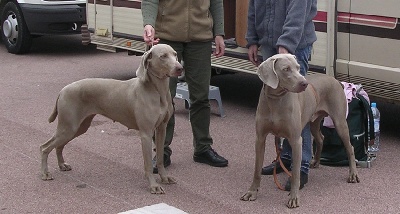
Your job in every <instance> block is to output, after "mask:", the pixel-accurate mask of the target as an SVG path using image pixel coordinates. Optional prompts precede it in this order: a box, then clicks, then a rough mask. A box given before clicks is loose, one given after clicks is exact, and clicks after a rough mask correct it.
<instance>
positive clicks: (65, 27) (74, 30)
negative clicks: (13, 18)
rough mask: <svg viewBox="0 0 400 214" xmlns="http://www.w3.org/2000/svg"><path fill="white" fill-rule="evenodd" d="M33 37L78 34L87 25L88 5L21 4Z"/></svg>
mask: <svg viewBox="0 0 400 214" xmlns="http://www.w3.org/2000/svg"><path fill="white" fill-rule="evenodd" d="M20 7H21V10H22V13H23V15H24V18H25V22H26V25H27V27H28V29H29V31H30V33H31V34H32V35H49V34H78V33H80V32H81V26H82V24H84V23H86V5H85V4H73V5H37V4H20Z"/></svg>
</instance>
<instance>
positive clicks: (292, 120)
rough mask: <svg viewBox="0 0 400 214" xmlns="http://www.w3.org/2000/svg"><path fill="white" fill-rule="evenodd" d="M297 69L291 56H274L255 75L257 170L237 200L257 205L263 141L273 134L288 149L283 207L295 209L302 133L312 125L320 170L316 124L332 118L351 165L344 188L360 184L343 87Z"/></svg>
mask: <svg viewBox="0 0 400 214" xmlns="http://www.w3.org/2000/svg"><path fill="white" fill-rule="evenodd" d="M299 68H300V66H299V64H298V63H297V61H296V58H295V56H293V55H291V54H277V55H274V56H272V57H270V58H268V59H267V60H266V61H265V62H263V63H262V64H261V65H260V66H259V68H258V71H257V72H258V75H259V77H260V79H261V80H262V81H263V82H264V86H263V88H262V90H261V93H260V98H259V102H258V107H257V113H256V135H257V139H256V145H255V149H256V160H255V170H254V177H253V183H252V185H251V187H250V189H249V190H248V192H247V193H246V194H244V195H243V196H242V197H241V200H244V201H249V200H250V201H253V200H256V199H257V191H258V188H259V187H260V181H261V169H262V164H263V162H264V153H265V140H266V137H267V135H268V134H269V133H272V134H274V135H275V136H277V137H284V138H287V139H288V141H289V144H290V146H291V147H292V163H293V164H292V165H293V168H292V178H291V179H292V180H291V189H290V198H289V201H288V203H287V206H288V207H289V208H295V207H298V206H299V200H298V199H299V196H298V192H299V187H300V164H301V155H302V154H301V151H302V149H301V147H302V138H301V131H302V129H303V128H304V126H305V125H306V124H307V123H308V122H311V124H310V128H311V133H312V135H313V136H314V139H315V141H316V142H317V150H316V154H315V156H314V160H313V161H312V163H311V167H318V165H319V159H320V157H321V150H322V143H323V136H322V134H321V132H320V123H321V121H322V119H323V118H324V117H325V116H327V115H330V116H331V118H332V120H333V122H334V124H335V127H336V130H337V132H338V134H339V136H340V138H341V139H342V141H343V143H344V146H345V148H346V151H347V155H348V158H349V160H350V161H349V163H350V175H349V178H348V182H349V183H356V182H360V179H359V178H358V174H357V169H356V162H355V157H354V149H353V146H352V145H351V144H350V137H349V129H348V126H347V122H346V108H347V100H346V98H345V95H344V93H343V88H342V86H341V84H340V83H339V82H338V81H337V80H336V79H335V78H333V77H330V76H328V75H323V74H315V75H310V76H307V78H304V77H303V76H302V75H301V74H300V69H299Z"/></svg>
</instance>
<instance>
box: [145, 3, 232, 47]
mask: <svg viewBox="0 0 400 214" xmlns="http://www.w3.org/2000/svg"><path fill="white" fill-rule="evenodd" d="M142 17H143V26H145V25H151V26H153V27H154V28H155V31H156V35H155V38H160V39H166V40H170V41H177V42H190V41H209V40H212V39H213V38H214V37H215V36H218V35H221V36H224V10H223V0H142Z"/></svg>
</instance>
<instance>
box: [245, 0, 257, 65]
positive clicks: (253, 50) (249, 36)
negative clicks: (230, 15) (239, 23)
mask: <svg viewBox="0 0 400 214" xmlns="http://www.w3.org/2000/svg"><path fill="white" fill-rule="evenodd" d="M246 40H247V45H246V46H247V48H248V49H249V50H248V56H249V60H250V61H251V62H252V63H253V64H254V65H255V66H258V65H259V64H260V62H258V35H257V32H256V25H255V9H254V0H250V1H249V9H248V12H247V32H246Z"/></svg>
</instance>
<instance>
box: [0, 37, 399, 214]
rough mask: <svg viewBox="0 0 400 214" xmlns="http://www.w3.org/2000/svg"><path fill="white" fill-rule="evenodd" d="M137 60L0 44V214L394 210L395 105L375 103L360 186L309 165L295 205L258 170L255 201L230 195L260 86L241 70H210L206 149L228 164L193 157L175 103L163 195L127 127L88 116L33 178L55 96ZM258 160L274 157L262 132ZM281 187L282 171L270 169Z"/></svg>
mask: <svg viewBox="0 0 400 214" xmlns="http://www.w3.org/2000/svg"><path fill="white" fill-rule="evenodd" d="M139 61H140V58H139V57H135V56H128V55H127V53H126V52H118V53H108V52H103V51H98V50H96V49H95V47H94V46H92V45H90V46H82V45H81V43H80V36H54V37H40V38H37V39H35V40H34V44H33V47H32V51H31V53H29V54H27V55H12V54H9V53H7V51H6V49H5V47H4V45H3V44H2V43H1V42H0V75H1V78H0V125H1V129H0V172H1V174H0V213H1V214H3V213H4V214H6V213H7V214H8V213H119V212H124V211H128V210H133V209H137V208H141V207H144V206H150V205H154V204H159V203H165V204H168V205H169V206H173V207H175V208H177V209H180V210H182V211H185V212H187V213H202V214H203V213H204V214H208V213H210V214H211V213H212V214H214V213H229V214H236V213H370V212H373V213H400V208H399V198H400V184H399V182H398V181H399V179H398V176H399V174H400V170H399V163H400V161H399V158H398V156H399V154H400V142H399V139H400V129H399V127H400V116H399V112H400V111H399V110H400V107H399V106H397V105H393V104H389V103H384V102H379V101H378V108H379V109H380V111H381V147H380V148H381V151H380V152H379V153H378V158H377V160H376V161H374V162H373V164H372V168H369V169H368V168H359V169H358V170H359V175H360V178H361V183H359V184H348V183H346V179H347V174H348V168H347V167H328V166H321V167H320V168H319V169H312V170H311V171H310V175H309V183H308V184H307V185H306V186H305V188H304V189H302V190H301V191H300V197H301V198H300V201H301V206H300V207H299V208H296V209H293V210H290V209H288V208H287V207H286V206H285V203H286V202H287V200H288V192H283V191H281V190H278V189H277V187H276V186H275V184H274V182H273V179H272V176H263V177H262V178H263V179H262V182H261V188H260V190H259V193H258V199H257V200H256V201H254V202H243V201H240V200H239V198H240V196H241V195H242V194H244V193H245V192H246V191H247V189H248V188H249V186H250V184H251V181H252V175H253V170H254V141H255V129H254V124H255V122H254V118H255V112H256V106H257V101H258V95H259V92H260V89H261V82H260V80H259V79H258V77H256V76H255V75H251V74H241V73H236V74H227V75H219V76H214V77H213V78H212V80H211V84H212V85H214V86H218V87H219V88H220V91H221V96H222V102H223V108H224V110H225V114H226V115H227V116H226V117H225V118H221V117H219V115H218V113H219V112H218V106H217V103H216V102H215V101H211V104H212V115H211V135H212V137H213V139H214V145H213V148H214V149H215V150H216V151H217V152H218V153H219V154H221V155H222V156H224V157H226V158H227V159H228V160H229V166H228V167H226V168H214V167H210V166H208V165H204V164H198V163H195V162H194V161H193V159H192V155H193V148H192V134H191V128H190V124H189V120H188V119H189V118H188V111H187V110H186V109H185V105H184V102H183V101H182V100H180V99H175V102H176V133H175V137H174V142H173V144H172V149H173V155H172V157H171V158H172V164H171V166H170V167H168V168H167V172H168V173H169V174H170V175H171V176H174V177H175V178H176V179H177V180H178V183H177V184H175V185H163V187H164V188H165V190H166V194H165V195H152V194H150V193H149V189H148V183H147V180H146V179H145V178H144V172H143V159H142V154H141V146H140V140H139V138H138V136H137V132H136V131H134V130H128V129H127V128H125V127H124V126H122V125H121V124H119V123H113V122H112V121H110V120H109V119H107V118H105V117H102V116H96V117H95V119H94V121H93V123H92V127H91V128H90V129H89V131H88V132H87V133H86V134H84V135H82V136H80V137H79V138H77V139H75V140H73V141H72V142H70V143H69V144H68V145H67V146H66V148H65V150H64V155H65V159H66V161H67V162H68V163H69V164H71V166H72V168H73V169H72V171H68V172H61V171H59V170H58V167H57V162H56V155H55V152H54V151H53V152H52V153H50V155H49V168H50V172H52V173H53V175H54V178H55V180H52V181H42V180H41V179H40V171H39V170H40V159H39V158H40V156H39V146H40V145H41V144H43V143H44V142H45V141H46V140H48V139H49V138H50V137H51V136H52V135H53V133H54V131H55V127H56V123H50V124H49V123H48V122H47V119H48V117H49V115H50V114H51V112H52V110H53V107H54V104H55V100H56V98H57V94H58V92H59V91H60V90H61V89H62V88H63V87H64V86H65V85H67V84H69V83H71V82H73V81H76V80H80V79H83V78H88V77H100V78H113V79H121V80H123V79H129V78H132V77H133V76H134V73H135V70H136V68H137V67H138V63H139ZM267 141H268V142H267V143H268V146H267V149H266V157H265V159H266V161H265V164H268V163H270V162H271V161H272V160H273V158H274V157H275V154H274V153H275V150H274V146H273V137H272V136H269V137H268V138H267ZM279 179H280V181H281V182H282V183H284V182H285V181H286V177H285V175H279Z"/></svg>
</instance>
